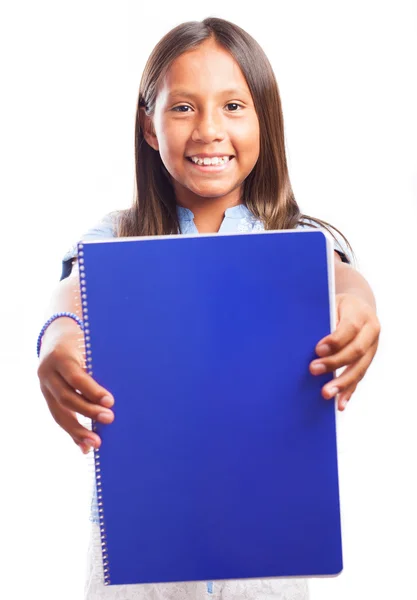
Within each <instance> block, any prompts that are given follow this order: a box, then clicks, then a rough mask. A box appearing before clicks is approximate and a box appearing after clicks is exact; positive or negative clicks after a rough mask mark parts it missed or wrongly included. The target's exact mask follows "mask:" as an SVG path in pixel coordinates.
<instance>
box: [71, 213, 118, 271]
mask: <svg viewBox="0 0 417 600" xmlns="http://www.w3.org/2000/svg"><path fill="white" fill-rule="evenodd" d="M121 212H122V211H118V210H117V211H112V212H110V213H107V214H106V215H104V217H102V218H101V219H100V220H98V221H96V223H95V224H94V225H92V227H90V228H89V229H87V231H85V232H84V233H83V234H82V235H81V236H80V237H79V238H78V240H77V241H76V242H75V243H74V244H73V245H72V246H71V247H70V248H69V249H68V250H67V252H66V253H65V254H64V256H63V257H62V274H61V280H62V279H65V278H66V277H68V276H69V275H70V274H71V268H72V261H73V260H74V259H75V258H76V256H77V253H78V243H79V242H82V241H94V240H100V239H108V238H113V237H116V236H117V225H118V221H119V218H120V215H121Z"/></svg>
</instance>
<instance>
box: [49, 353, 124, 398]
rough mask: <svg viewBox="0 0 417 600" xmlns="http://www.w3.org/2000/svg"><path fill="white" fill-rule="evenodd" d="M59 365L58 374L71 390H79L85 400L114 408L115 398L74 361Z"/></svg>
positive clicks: (63, 362)
mask: <svg viewBox="0 0 417 600" xmlns="http://www.w3.org/2000/svg"><path fill="white" fill-rule="evenodd" d="M58 365H59V367H58V368H57V372H58V373H59V375H60V376H61V377H62V379H63V380H64V381H66V383H67V384H68V385H69V386H70V388H72V389H74V390H78V391H79V392H81V394H82V396H83V397H84V398H86V399H87V400H89V401H90V402H93V403H94V404H101V406H105V407H107V408H110V407H111V406H113V404H114V398H113V396H112V395H111V394H110V392H109V391H108V390H106V389H105V388H104V387H102V386H101V385H99V384H98V383H97V381H95V379H93V378H92V377H91V375H88V373H86V372H85V371H84V369H83V368H82V367H80V366H79V365H78V364H75V363H74V362H73V361H62V362H61V363H58Z"/></svg>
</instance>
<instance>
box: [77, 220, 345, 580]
mask: <svg viewBox="0 0 417 600" xmlns="http://www.w3.org/2000/svg"><path fill="white" fill-rule="evenodd" d="M79 260H80V273H81V283H82V289H83V292H84V319H85V320H86V325H87V327H86V328H87V335H88V337H89V339H88V343H89V344H90V346H89V349H88V356H87V360H88V368H89V372H90V373H91V374H92V375H93V377H94V378H95V379H96V380H97V381H98V382H99V383H100V384H101V385H103V386H104V387H105V388H107V389H109V390H110V391H111V392H112V393H113V395H114V398H115V405H114V413H115V420H114V422H113V423H112V424H111V425H103V424H100V423H95V424H94V429H95V430H96V431H97V433H98V434H99V435H100V437H101V439H102V445H101V447H100V449H99V450H98V451H95V461H96V477H97V489H98V494H99V501H100V509H99V510H100V521H101V530H102V536H103V537H102V541H103V561H104V567H105V584H107V585H112V584H134V583H151V582H154V583H155V582H174V581H191V580H216V579H239V578H269V577H276V576H281V577H291V576H307V577H308V576H315V575H329V574H337V573H338V572H340V571H341V569H342V550H341V531H340V511H339V492H338V473H337V454H336V427H335V416H336V415H335V404H334V400H332V401H328V400H324V399H323V397H322V396H321V389H322V387H323V385H324V384H325V383H326V382H327V381H330V380H331V379H332V377H333V375H332V374H325V375H322V376H313V375H311V374H310V372H309V363H310V362H311V360H313V359H314V358H316V354H315V350H314V349H315V346H316V344H317V343H318V341H319V340H320V339H321V338H323V337H324V336H325V335H328V334H329V333H330V332H331V331H332V330H333V328H334V325H333V319H334V317H333V311H334V281H333V268H334V265H333V245H332V243H331V241H330V240H329V236H328V234H327V233H325V232H324V231H323V230H315V231H311V230H310V231H302V230H301V231H300V230H291V231H289V230H288V231H285V230H284V231H277V232H265V233H250V234H238V235H235V234H231V235H230V234H229V235H225V234H223V235H219V234H217V235H199V236H161V237H150V238H116V239H112V240H106V241H95V242H84V243H81V244H80V245H79Z"/></svg>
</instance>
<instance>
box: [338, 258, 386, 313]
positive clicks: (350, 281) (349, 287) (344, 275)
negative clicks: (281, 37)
mask: <svg viewBox="0 0 417 600" xmlns="http://www.w3.org/2000/svg"><path fill="white" fill-rule="evenodd" d="M336 255H337V257H338V258H337V259H335V279H336V295H337V294H354V295H356V296H358V297H359V298H361V299H362V300H364V301H365V302H366V303H367V304H369V305H370V306H371V307H372V308H373V310H374V311H375V312H376V301H375V296H374V294H373V292H372V290H371V287H370V285H369V283H368V282H367V281H366V279H365V278H364V277H363V275H361V274H360V273H359V271H356V270H355V269H354V268H353V267H351V266H350V265H348V264H346V263H344V262H342V261H341V259H340V256H339V255H338V254H336Z"/></svg>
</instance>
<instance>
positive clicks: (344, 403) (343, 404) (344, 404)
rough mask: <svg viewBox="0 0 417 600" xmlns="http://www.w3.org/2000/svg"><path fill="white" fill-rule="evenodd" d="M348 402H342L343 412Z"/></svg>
mask: <svg viewBox="0 0 417 600" xmlns="http://www.w3.org/2000/svg"><path fill="white" fill-rule="evenodd" d="M347 403H348V401H347V400H342V408H343V410H344V409H345V408H346V406H347Z"/></svg>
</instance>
